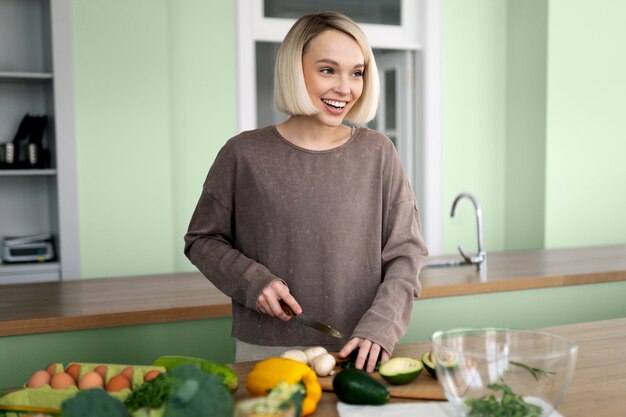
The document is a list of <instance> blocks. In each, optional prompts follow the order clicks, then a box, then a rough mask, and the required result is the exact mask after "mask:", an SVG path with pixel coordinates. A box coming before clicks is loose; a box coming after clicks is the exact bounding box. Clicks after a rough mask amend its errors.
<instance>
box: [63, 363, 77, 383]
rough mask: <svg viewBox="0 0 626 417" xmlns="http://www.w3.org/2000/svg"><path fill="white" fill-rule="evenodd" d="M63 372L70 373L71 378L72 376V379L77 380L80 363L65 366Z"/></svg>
mask: <svg viewBox="0 0 626 417" xmlns="http://www.w3.org/2000/svg"><path fill="white" fill-rule="evenodd" d="M65 372H66V373H68V374H70V375H71V376H72V378H74V381H78V377H79V376H80V365H79V364H77V363H73V364H71V365H68V366H67V368H65Z"/></svg>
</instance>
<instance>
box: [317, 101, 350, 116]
mask: <svg viewBox="0 0 626 417" xmlns="http://www.w3.org/2000/svg"><path fill="white" fill-rule="evenodd" d="M322 102H323V103H324V104H325V105H326V108H327V109H328V110H330V111H331V112H333V113H341V112H343V110H344V109H345V107H346V105H347V104H348V103H347V102H345V101H338V100H329V99H327V98H323V99H322Z"/></svg>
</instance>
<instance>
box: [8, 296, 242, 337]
mask: <svg viewBox="0 0 626 417" xmlns="http://www.w3.org/2000/svg"><path fill="white" fill-rule="evenodd" d="M230 316H231V305H230V303H228V304H219V305H205V306H196V307H177V308H163V309H155V310H145V311H128V312H125V311H124V312H116V313H103V314H90V315H82V316H69V317H66V316H62V317H45V318H37V319H24V320H10V321H3V322H1V324H2V325H1V326H0V337H2V336H18V335H27V334H42V333H55V332H66V331H73V330H90V329H104V328H111V327H120V326H132V325H143V324H158V323H171V322H177V321H186V320H202V319H215V318H222V317H230Z"/></svg>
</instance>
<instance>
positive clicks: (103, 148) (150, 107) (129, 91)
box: [72, 0, 235, 278]
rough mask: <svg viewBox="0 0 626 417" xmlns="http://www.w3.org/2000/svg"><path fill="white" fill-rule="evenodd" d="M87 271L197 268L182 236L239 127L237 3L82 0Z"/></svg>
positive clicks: (76, 10)
mask: <svg viewBox="0 0 626 417" xmlns="http://www.w3.org/2000/svg"><path fill="white" fill-rule="evenodd" d="M72 11H73V34H74V66H75V84H76V85H75V90H76V147H77V161H78V167H77V170H78V201H79V225H80V226H79V229H80V250H81V255H80V256H81V275H82V276H83V277H84V278H92V277H110V276H122V275H140V274H152V273H170V272H178V271H190V270H193V267H192V266H191V265H190V264H189V263H188V262H187V260H186V258H184V256H183V255H182V250H183V240H182V237H183V235H184V233H185V231H186V229H187V224H188V221H189V218H190V217H191V213H192V211H193V208H194V207H195V203H196V200H197V198H198V197H199V195H200V190H201V186H202V182H203V181H204V177H205V176H206V173H207V172H208V169H209V166H210V165H211V163H212V161H213V158H214V157H215V154H216V153H217V151H218V150H219V148H220V147H221V145H222V144H223V143H224V142H225V141H226V139H228V138H229V137H230V136H232V135H233V134H234V133H235V58H234V57H235V52H234V33H233V27H234V7H233V5H232V4H229V2H207V1H203V0H184V1H167V0H158V1H157V0H134V1H132V2H128V1H124V0H112V1H107V2H102V1H97V0H80V1H73V2H72Z"/></svg>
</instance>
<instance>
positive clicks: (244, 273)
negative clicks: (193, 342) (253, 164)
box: [184, 145, 280, 310]
mask: <svg viewBox="0 0 626 417" xmlns="http://www.w3.org/2000/svg"><path fill="white" fill-rule="evenodd" d="M236 166H237V163H236V156H235V155H234V152H232V150H231V149H230V147H229V146H228V145H226V146H225V147H224V148H223V149H222V150H221V151H220V153H219V154H218V156H217V158H216V160H215V162H214V163H213V166H212V167H211V169H210V171H209V174H208V176H207V179H206V181H205V183H204V186H203V189H202V194H201V195H200V199H199V201H198V204H197V206H196V209H195V211H194V213H193V215H192V217H191V221H190V223H189V228H188V231H187V234H186V235H185V249H184V251H185V255H186V256H187V258H189V260H190V261H191V263H192V264H194V265H195V266H196V267H197V268H198V270H199V271H200V272H201V273H202V274H203V275H204V276H205V277H206V278H207V279H209V281H211V282H212V283H213V284H214V285H215V286H216V287H217V288H218V289H219V290H220V291H222V292H223V293H224V294H226V295H227V296H229V297H230V298H232V299H233V300H234V301H236V302H238V303H240V304H242V305H244V306H246V307H249V308H251V309H254V310H256V308H257V300H258V298H259V295H260V294H261V292H262V291H263V289H264V288H265V287H266V286H267V285H269V283H270V282H271V281H272V280H275V279H280V278H278V277H276V276H275V275H273V274H272V273H271V272H270V271H269V270H268V269H267V268H266V267H265V266H263V265H262V264H260V263H259V262H256V261H254V260H253V259H250V258H249V257H247V256H246V255H244V254H243V253H242V252H241V251H240V250H238V249H237V248H236V247H235V246H234V239H235V238H234V215H233V213H234V201H235V191H236V171H237V169H236Z"/></svg>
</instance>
